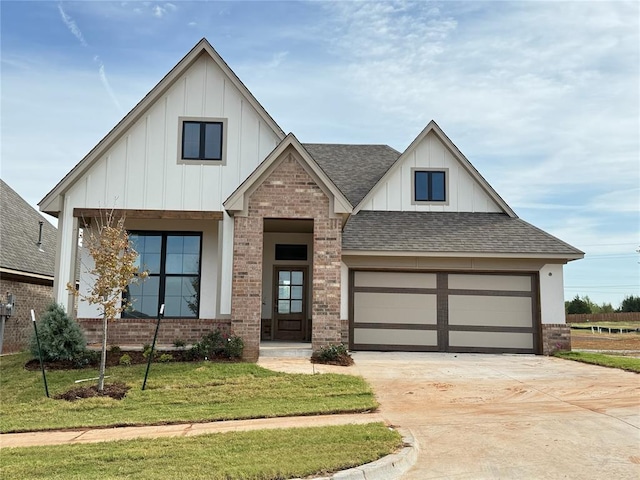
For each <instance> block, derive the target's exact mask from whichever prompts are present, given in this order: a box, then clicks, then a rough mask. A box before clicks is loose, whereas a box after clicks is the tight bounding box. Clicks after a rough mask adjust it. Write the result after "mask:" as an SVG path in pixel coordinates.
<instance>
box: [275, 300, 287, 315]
mask: <svg viewBox="0 0 640 480" xmlns="http://www.w3.org/2000/svg"><path fill="white" fill-rule="evenodd" d="M278 313H289V300H279V301H278Z"/></svg>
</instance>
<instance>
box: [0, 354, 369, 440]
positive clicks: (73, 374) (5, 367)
mask: <svg viewBox="0 0 640 480" xmlns="http://www.w3.org/2000/svg"><path fill="white" fill-rule="evenodd" d="M28 358H29V356H28V355H27V354H26V353H25V354H19V355H8V356H3V357H1V358H0V400H1V407H0V408H1V410H0V432H3V433H5V432H24V431H33V430H48V429H58V428H78V427H104V426H122V425H143V424H163V423H181V422H198V421H209V420H231V419H242V418H263V417H278V416H288V415H311V414H320V413H324V414H327V413H341V412H359V411H366V410H371V409H375V408H376V407H377V403H376V401H375V398H374V396H373V393H372V391H371V389H370V387H369V386H368V385H367V383H366V382H365V381H364V380H363V379H362V378H360V377H353V376H348V375H337V374H322V375H292V374H285V373H278V372H273V371H270V370H266V369H264V368H261V367H258V366H257V365H255V364H252V363H214V362H202V363H166V364H160V363H157V364H156V363H154V364H153V365H152V367H151V373H150V375H149V380H148V381H147V388H146V390H145V391H142V390H141V385H142V380H143V378H144V370H145V368H146V365H133V366H130V367H114V368H110V369H108V370H107V375H109V376H110V378H108V379H107V380H106V381H107V382H112V381H123V382H125V383H126V384H127V385H130V386H131V387H132V388H131V390H129V393H128V394H127V396H126V397H125V398H124V399H123V400H113V399H110V398H91V399H84V400H79V401H76V402H67V401H63V400H54V399H52V398H46V397H45V395H44V388H43V384H42V374H41V372H40V371H35V372H30V371H27V370H25V369H24V368H23V366H24V364H25V362H26V361H27V360H28ZM90 377H97V369H84V370H64V371H51V372H47V380H48V383H49V392H50V394H51V396H54V395H55V394H57V393H62V392H64V391H66V390H68V389H70V388H71V387H73V386H76V385H75V384H74V381H75V380H79V379H85V378H90ZM85 384H86V383H85Z"/></svg>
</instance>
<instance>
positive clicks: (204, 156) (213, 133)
mask: <svg viewBox="0 0 640 480" xmlns="http://www.w3.org/2000/svg"><path fill="white" fill-rule="evenodd" d="M179 133H180V141H179V143H178V148H179V150H180V151H179V158H178V161H179V163H197V164H220V163H222V164H224V162H225V153H226V138H225V137H226V119H222V118H191V117H181V118H180V132H179Z"/></svg>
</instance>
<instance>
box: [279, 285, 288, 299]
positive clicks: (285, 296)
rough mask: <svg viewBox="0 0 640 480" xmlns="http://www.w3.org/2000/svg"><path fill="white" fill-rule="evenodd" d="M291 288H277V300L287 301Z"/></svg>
mask: <svg viewBox="0 0 640 480" xmlns="http://www.w3.org/2000/svg"><path fill="white" fill-rule="evenodd" d="M290 289H291V287H289V286H284V287H283V286H279V287H278V299H289V293H290Z"/></svg>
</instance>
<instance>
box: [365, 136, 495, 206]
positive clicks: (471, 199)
mask: <svg viewBox="0 0 640 480" xmlns="http://www.w3.org/2000/svg"><path fill="white" fill-rule="evenodd" d="M401 162H402V163H401V164H400V165H396V166H395V167H394V168H393V169H392V170H391V171H390V172H389V174H388V176H387V177H386V179H383V182H382V183H381V184H379V185H377V186H376V187H374V190H373V191H372V195H371V196H370V197H369V198H368V199H367V200H365V202H364V203H363V204H362V205H361V209H362V210H385V211H403V212H406V211H413V212H487V213H501V212H503V209H502V208H501V207H500V205H498V204H497V203H496V202H495V201H494V200H493V199H492V198H491V196H490V195H489V194H488V193H487V192H486V191H485V190H484V189H483V188H482V186H481V185H480V184H479V183H478V182H477V181H476V179H475V178H474V177H473V176H472V175H471V174H470V173H469V172H468V171H467V169H466V168H465V167H464V166H463V164H462V163H461V162H460V161H459V160H458V159H457V158H456V157H455V156H454V155H453V153H452V152H451V151H450V150H449V149H448V148H447V147H446V146H445V145H444V143H442V141H441V140H440V139H439V138H438V136H437V135H436V134H434V133H433V132H430V133H429V134H427V135H426V136H425V137H424V138H423V139H422V141H421V142H420V143H419V144H418V145H417V146H416V147H415V148H414V149H413V151H411V152H409V154H408V155H407V156H406V157H405V158H404V159H402V160H401ZM414 168H417V169H420V168H425V169H436V170H444V171H446V175H447V180H446V182H447V186H446V188H447V200H448V202H447V203H446V204H440V205H437V204H432V205H416V204H414V203H413V202H412V196H413V192H412V188H413V187H412V169H414Z"/></svg>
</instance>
